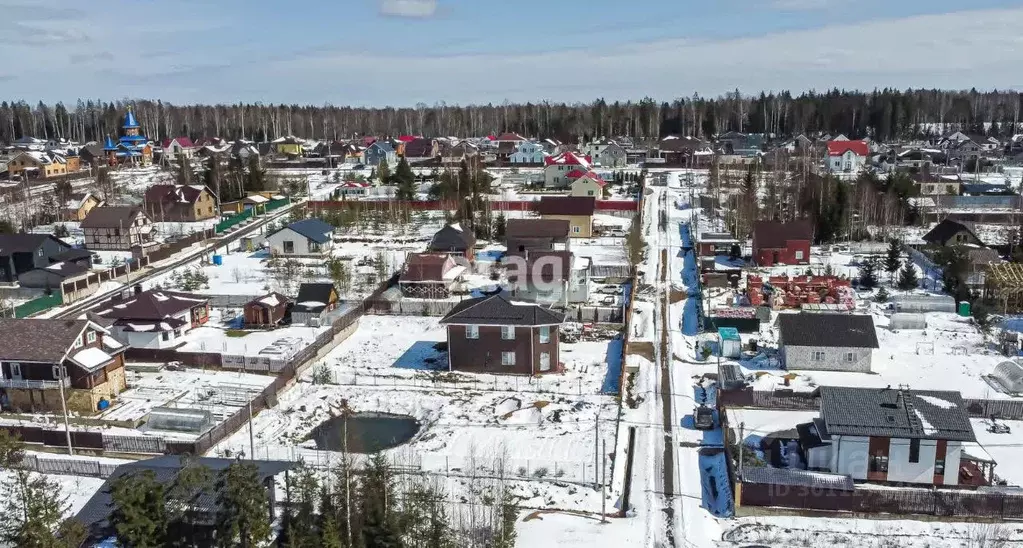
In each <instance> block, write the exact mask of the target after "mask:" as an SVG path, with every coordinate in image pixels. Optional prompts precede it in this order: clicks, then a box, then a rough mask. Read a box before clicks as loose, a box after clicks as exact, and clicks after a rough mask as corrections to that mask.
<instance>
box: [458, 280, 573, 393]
mask: <svg viewBox="0 0 1023 548" xmlns="http://www.w3.org/2000/svg"><path fill="white" fill-rule="evenodd" d="M563 321H564V316H563V315H561V314H559V313H557V312H554V311H552V310H549V309H547V308H544V307H542V306H540V305H537V304H526V303H520V302H513V301H509V300H508V299H506V298H505V297H504V296H503V295H501V294H500V293H498V294H494V295H490V296H488V297H479V298H475V299H467V300H464V301H461V302H459V303H458V304H457V305H455V307H454V308H453V309H452V310H451V311H450V312H448V314H447V315H446V316H444V318H442V319H441V321H440V323H441V324H442V325H444V326H446V327H447V342H448V369H449V370H451V371H472V372H479V373H493V374H502V373H506V374H519V375H537V374H541V373H551V372H558V371H561V364H560V361H559V354H558V350H559V341H558V328H559V326H560V325H561V323H562V322H563Z"/></svg>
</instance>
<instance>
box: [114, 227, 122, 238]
mask: <svg viewBox="0 0 1023 548" xmlns="http://www.w3.org/2000/svg"><path fill="white" fill-rule="evenodd" d="M120 235H121V229H120V228H115V229H114V236H120Z"/></svg>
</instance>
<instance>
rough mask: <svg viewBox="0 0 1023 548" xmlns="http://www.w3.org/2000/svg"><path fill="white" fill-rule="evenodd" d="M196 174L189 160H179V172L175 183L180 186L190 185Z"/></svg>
mask: <svg viewBox="0 0 1023 548" xmlns="http://www.w3.org/2000/svg"><path fill="white" fill-rule="evenodd" d="M194 177H195V174H194V173H193V172H192V163H191V162H189V161H188V159H187V158H183V157H182V158H179V159H178V172H177V175H176V177H175V182H176V183H177V184H179V185H190V184H192V179H193V178H194Z"/></svg>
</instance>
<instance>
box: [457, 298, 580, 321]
mask: <svg viewBox="0 0 1023 548" xmlns="http://www.w3.org/2000/svg"><path fill="white" fill-rule="evenodd" d="M563 321H565V317H564V316H563V315H561V314H558V313H557V312H554V311H552V310H550V309H547V308H544V307H542V306H540V305H537V304H533V303H519V302H512V301H509V300H508V299H506V298H505V297H504V295H502V294H500V293H497V294H494V295H490V296H489V297H478V298H475V299H466V300H464V301H461V302H459V303H458V304H457V305H455V307H454V308H452V309H451V311H450V312H448V314H447V316H444V317H443V318H442V319H441V320H440V323H442V324H454V325H464V324H484V325H521V326H538V325H557V324H560V323H561V322H563Z"/></svg>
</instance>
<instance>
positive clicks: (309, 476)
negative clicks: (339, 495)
mask: <svg viewBox="0 0 1023 548" xmlns="http://www.w3.org/2000/svg"><path fill="white" fill-rule="evenodd" d="M287 482H288V489H287V491H288V498H289V500H288V505H287V508H286V509H285V511H284V516H283V519H282V522H283V527H282V531H281V538H280V539H279V542H280V543H281V544H283V545H284V546H287V547H288V548H316V546H318V545H319V540H320V535H319V533H318V532H317V530H316V523H317V518H316V504H317V499H318V497H319V492H320V484H319V482H318V481H317V479H316V476H315V475H314V474H313V471H312V470H310V469H309V468H308V467H306V466H305V465H304V464H300V465H299V466H298V467H297V468H295V469H293V470H292V471H291V472H290V473H289V474H288V480H287Z"/></svg>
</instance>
